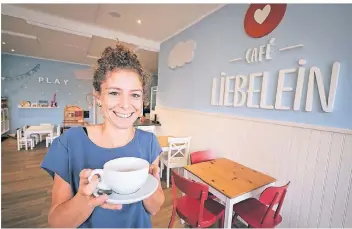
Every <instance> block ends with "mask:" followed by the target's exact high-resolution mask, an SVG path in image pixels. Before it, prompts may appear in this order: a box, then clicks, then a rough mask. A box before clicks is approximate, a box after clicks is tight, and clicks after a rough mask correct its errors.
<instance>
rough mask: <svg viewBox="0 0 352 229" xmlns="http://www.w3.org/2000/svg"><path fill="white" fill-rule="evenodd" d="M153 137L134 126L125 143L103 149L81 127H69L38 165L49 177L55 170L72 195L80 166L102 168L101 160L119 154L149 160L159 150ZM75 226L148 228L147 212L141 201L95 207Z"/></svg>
mask: <svg viewBox="0 0 352 229" xmlns="http://www.w3.org/2000/svg"><path fill="white" fill-rule="evenodd" d="M161 151H162V150H161V148H160V145H159V143H158V141H157V138H156V136H155V135H154V134H153V133H149V132H146V131H143V130H140V129H136V131H135V136H134V138H133V139H132V140H131V141H130V142H129V143H128V144H126V145H125V146H122V147H118V148H103V147H100V146H98V145H96V144H95V143H93V142H92V141H91V140H90V139H89V137H88V135H87V134H86V132H85V131H84V129H83V128H82V127H73V128H70V129H68V130H67V131H65V132H64V134H62V135H60V136H59V137H57V138H56V139H54V141H53V144H52V145H51V147H50V148H49V151H48V152H47V154H46V155H45V158H44V160H43V162H42V164H41V168H43V169H44V170H45V171H47V172H48V173H49V174H50V175H51V176H52V177H54V174H55V173H56V174H57V175H59V176H60V177H61V178H62V179H64V180H65V181H66V182H68V183H69V184H70V185H71V188H72V192H73V194H74V195H75V194H76V193H77V191H78V188H79V174H80V172H81V170H83V169H102V168H103V165H104V163H105V162H107V161H109V160H112V159H115V158H119V157H139V158H143V159H145V160H147V161H149V163H150V164H151V163H153V162H154V161H155V159H156V158H157V157H158V156H159V154H160V153H161ZM79 227H83V228H87V227H88V228H91V227H94V228H96V227H100V228H102V227H103V228H111V227H113V228H151V227H152V225H151V218H150V214H149V213H148V212H147V211H146V209H145V208H144V206H143V201H139V202H137V203H133V204H127V205H123V206H122V209H121V210H108V209H103V208H101V207H99V206H98V207H96V208H95V209H94V211H93V212H92V214H91V215H90V217H89V218H88V219H87V220H86V221H85V222H84V223H83V224H82V225H80V226H79Z"/></svg>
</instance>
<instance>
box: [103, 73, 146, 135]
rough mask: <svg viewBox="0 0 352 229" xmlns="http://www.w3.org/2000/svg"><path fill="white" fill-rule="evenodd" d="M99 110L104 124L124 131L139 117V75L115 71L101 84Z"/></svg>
mask: <svg viewBox="0 0 352 229" xmlns="http://www.w3.org/2000/svg"><path fill="white" fill-rule="evenodd" d="M100 103H101V110H102V112H103V115H104V117H105V122H110V123H111V124H113V125H114V126H115V127H117V128H121V129H126V128H130V127H132V126H133V123H134V122H135V121H136V119H137V118H138V117H139V116H140V114H141V112H142V107H143V87H142V83H141V81H140V78H139V75H138V74H137V73H136V72H135V71H132V70H116V71H113V72H111V73H110V74H108V75H107V77H106V80H105V81H104V82H103V83H102V84H101V94H100Z"/></svg>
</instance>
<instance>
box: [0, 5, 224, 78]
mask: <svg viewBox="0 0 352 229" xmlns="http://www.w3.org/2000/svg"><path fill="white" fill-rule="evenodd" d="M221 7H222V5H220V4H2V6H1V8H2V11H1V14H2V15H1V30H2V38H1V40H2V42H5V43H6V44H2V46H1V47H2V50H1V51H2V52H5V53H12V54H19V55H26V56H34V57H40V58H45V59H53V60H60V61H66V62H73V63H80V64H87V65H91V64H94V63H95V62H96V59H97V57H98V56H100V53H101V52H102V51H103V49H104V48H105V47H106V46H108V45H113V44H114V43H115V41H116V39H119V40H120V41H121V42H124V43H125V44H126V45H127V46H129V47H130V48H132V49H134V50H135V51H136V53H137V54H138V55H139V56H140V58H141V61H142V64H143V65H144V66H145V67H146V68H147V69H148V70H150V71H152V72H155V71H157V63H158V51H159V46H160V43H161V42H163V41H164V40H166V39H168V38H169V37H172V36H173V35H175V34H177V33H178V32H180V31H182V30H183V29H185V28H187V27H189V26H190V25H192V24H194V23H195V22H197V21H199V20H200V19H201V18H203V17H205V16H207V15H209V14H210V13H212V12H214V11H215V10H217V9H219V8H221ZM111 12H112V13H113V14H117V15H119V17H117V18H116V17H112V16H111V15H110V14H111ZM137 20H141V24H138V23H137ZM11 49H14V50H15V51H14V52H12V51H11Z"/></svg>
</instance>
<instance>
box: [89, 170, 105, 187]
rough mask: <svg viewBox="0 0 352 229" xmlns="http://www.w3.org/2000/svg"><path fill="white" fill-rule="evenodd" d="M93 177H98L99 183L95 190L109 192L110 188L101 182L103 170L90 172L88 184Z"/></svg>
mask: <svg viewBox="0 0 352 229" xmlns="http://www.w3.org/2000/svg"><path fill="white" fill-rule="evenodd" d="M94 175H98V177H99V180H100V181H99V183H98V185H97V188H99V189H104V190H109V189H110V188H109V187H108V186H107V185H105V184H104V183H103V182H102V181H103V177H104V170H103V169H94V170H93V171H92V173H91V174H90V176H89V177H88V182H89V183H90V182H91V181H92V178H93V176H94Z"/></svg>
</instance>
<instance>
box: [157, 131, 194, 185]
mask: <svg viewBox="0 0 352 229" xmlns="http://www.w3.org/2000/svg"><path fill="white" fill-rule="evenodd" d="M168 142H169V147H167V151H164V152H162V154H161V155H160V162H161V163H160V177H162V173H163V169H164V166H166V174H167V177H166V187H167V188H169V184H170V169H173V168H182V167H184V166H186V165H188V163H189V147H190V144H191V137H185V138H174V137H169V138H168Z"/></svg>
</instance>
